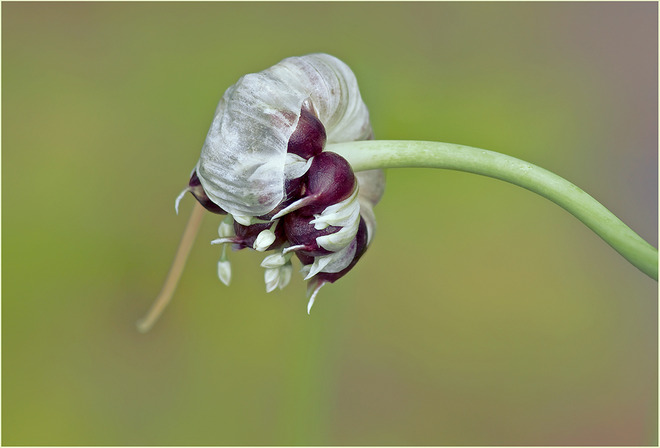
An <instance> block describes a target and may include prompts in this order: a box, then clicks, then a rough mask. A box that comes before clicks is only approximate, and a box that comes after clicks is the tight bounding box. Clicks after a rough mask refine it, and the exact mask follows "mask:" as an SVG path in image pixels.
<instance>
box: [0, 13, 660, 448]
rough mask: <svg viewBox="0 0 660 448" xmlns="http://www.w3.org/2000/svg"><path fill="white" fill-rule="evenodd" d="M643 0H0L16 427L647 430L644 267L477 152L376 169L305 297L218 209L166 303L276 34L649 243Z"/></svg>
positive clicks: (199, 437) (384, 111)
mask: <svg viewBox="0 0 660 448" xmlns="http://www.w3.org/2000/svg"><path fill="white" fill-rule="evenodd" d="M657 17H658V11H657V4H656V3H655V2H646V3H563V2H560V3H405V4H403V3H240V4H239V3H150V2H148V3H130V2H129V3H31V2H27V3H7V2H5V3H3V4H2V77H3V78H2V80H3V82H2V118H3V126H2V187H3V188H2V200H3V203H2V204H3V207H2V218H3V219H2V224H3V229H2V243H3V247H2V256H3V258H2V261H3V264H2V267H3V269H2V274H3V282H2V293H3V294H2V349H3V351H2V386H3V387H2V392H3V396H2V429H3V434H2V443H3V444H4V445H81V444H82V445H126V444H129V445H143V444H157V445H173V444H174V445H209V444H211V445H246V444H248V445H264V444H266V445H282V444H285V445H297V444H305V445H336V444H342V445H343V444H351V445H365V444H369V445H373V444H376V445H392V444H396V445H409V444H413V445H429V444H430V445H466V444H467V445H498V444H499V445H517V444H522V445H537V444H542V445H566V444H568V445H586V444H592V445H612V444H614V445H627V444H632V445H645V444H646V445H653V444H657V442H658V440H657V421H658V412H657V404H658V403H657V392H658V381H657V374H658V354H657V349H658V338H657V330H658V309H657V283H656V282H655V281H653V280H651V279H649V278H647V277H646V276H645V275H644V274H642V273H641V272H639V271H638V270H637V269H635V268H634V267H632V266H631V265H630V264H628V262H626V261H625V260H624V259H623V258H622V257H620V256H619V255H618V254H617V253H616V252H614V250H612V249H611V248H610V247H609V246H607V245H606V244H605V243H604V242H603V241H601V240H600V239H599V238H598V237H597V236H595V235H594V234H593V233H592V232H591V231H589V230H588V229H586V228H585V227H584V226H583V225H582V224H581V223H579V222H578V221H577V220H576V219H575V218H573V217H572V216H571V215H569V214H568V213H566V212H565V211H563V210H562V209H560V208H559V207H557V206H555V205H554V204H552V203H550V202H549V201H547V200H545V199H543V198H541V197H539V196H536V195H534V194H532V193H530V192H528V191H525V190H523V189H520V188H518V187H514V186H511V185H509V184H506V183H503V182H500V181H496V180H493V179H488V178H483V177H479V176H475V175H472V174H466V173H458V172H448V171H439V170H430V169H428V170H423V169H417V170H413V169H409V170H403V169H402V170H396V171H390V172H388V186H387V190H386V194H385V196H384V198H383V200H382V202H381V203H380V204H379V205H378V207H377V208H376V213H377V217H378V223H379V228H378V233H377V235H376V238H375V241H374V242H373V245H372V247H371V248H370V250H369V251H368V252H367V254H366V256H365V257H364V258H363V259H362V261H361V262H360V263H359V264H358V265H357V266H356V268H355V269H354V270H353V271H352V272H351V274H350V275H348V276H347V277H345V278H344V279H342V280H341V281H339V282H337V283H336V284H334V285H331V286H326V287H325V288H324V289H323V290H322V292H321V294H320V296H319V297H318V300H317V302H316V305H315V306H314V309H313V311H312V314H311V316H308V315H307V313H306V312H305V307H306V299H305V285H304V282H303V281H302V277H301V276H298V275H297V274H296V275H295V276H294V279H293V280H292V282H291V285H289V287H287V288H286V289H285V290H284V291H278V292H274V293H271V294H266V292H265V289H264V285H263V271H262V269H261V268H260V267H259V263H260V261H261V259H262V255H260V254H256V253H251V252H247V251H242V252H238V253H234V254H232V257H231V259H232V262H233V269H234V278H233V280H232V285H231V286H230V287H225V286H224V285H222V284H221V283H220V282H219V281H218V279H217V277H216V273H215V270H216V261H217V259H218V257H219V255H220V251H219V249H218V247H216V246H210V245H209V244H208V242H209V241H210V240H211V239H213V238H215V237H216V228H217V225H218V223H219V220H218V218H217V217H216V216H211V215H209V216H207V217H206V218H205V221H204V223H203V227H202V229H201V232H200V236H199V238H198V240H197V243H196V245H195V247H194V248H193V252H192V255H191V257H190V260H189V264H188V266H187V269H186V271H185V273H184V276H183V278H182V280H181V283H180V284H179V287H178V290H177V293H176V296H175V298H174V300H173V302H172V303H171V305H170V306H169V307H168V309H167V310H166V312H165V314H164V316H163V317H162V319H161V320H160V321H159V322H158V324H157V325H156V327H155V328H154V329H153V330H152V331H151V332H150V333H148V334H146V335H143V334H139V333H138V332H137V331H136V329H135V321H136V320H137V319H138V318H139V317H140V316H141V315H142V314H143V313H144V312H145V311H146V310H147V308H148V307H149V305H150V303H151V301H152V299H153V298H154V297H155V295H156V294H157V293H158V291H159V289H160V287H161V282H162V280H163V279H164V276H165V274H166V272H167V270H168V268H169V265H170V262H171V259H172V256H173V254H174V251H175V248H176V246H177V244H178V241H179V238H180V235H181V232H182V229H183V227H184V225H185V223H186V220H187V215H188V213H189V211H190V209H191V207H192V204H193V200H192V198H191V197H190V196H188V197H187V198H186V199H185V200H184V202H183V203H182V211H181V214H180V215H179V216H176V215H175V214H174V207H173V205H174V198H175V197H176V196H177V194H178V193H179V192H180V191H181V189H182V188H183V187H184V186H185V185H186V183H187V180H188V175H189V173H190V170H191V169H192V167H193V165H194V164H195V162H196V160H197V157H198V156H199V151H200V148H201V145H202V143H203V140H204V138H205V136H206V132H207V130H208V126H209V124H210V122H211V118H212V115H213V112H214V109H215V106H216V104H217V101H218V100H219V98H220V97H221V95H222V93H223V92H224V90H225V89H226V88H227V87H229V86H230V85H231V84H233V83H234V82H235V81H236V80H237V79H238V78H239V77H240V76H241V75H243V74H245V73H248V72H255V71H260V70H262V69H265V68H267V67H269V66H271V65H273V64H274V63H276V62H278V61H279V60H281V59H282V58H284V57H287V56H293V55H302V54H306V53H310V52H319V51H322V52H328V53H331V54H334V55H335V56H338V57H339V58H341V59H343V60H344V61H345V62H347V63H348V64H349V65H350V66H351V67H352V68H353V70H354V72H355V73H356V75H357V77H358V80H359V82H360V86H361V90H362V95H363V97H364V99H365V102H366V103H367V105H368V106H369V108H370V112H371V117H372V122H373V127H374V130H375V133H376V136H377V137H378V138H381V139H418V140H422V139H423V140H436V141H446V142H452V143H461V144H465V145H470V146H476V147H481V148H485V149H490V150H493V151H498V152H503V153H506V154H509V155H512V156H515V157H519V158H522V159H524V160H526V161H529V162H532V163H535V164H537V165H540V166H542V167H544V168H546V169H549V170H551V171H554V172H556V173H558V174H560V175H562V176H564V177H565V178H567V179H569V180H571V181H573V182H574V183H576V184H577V185H579V186H580V187H582V188H583V189H585V190H586V191H587V192H589V193H590V194H592V195H593V196H594V197H595V198H597V199H598V200H600V201H601V202H602V203H603V204H605V205H606V206H607V207H608V208H610V210H612V211H613V212H614V213H615V214H617V215H618V216H619V217H620V218H621V219H623V220H624V221H625V222H626V223H627V224H629V225H630V226H631V227H632V228H633V229H635V230H636V231H637V232H639V233H640V235H642V236H643V237H644V238H646V239H647V240H648V241H649V242H651V243H652V244H654V245H655V246H656V247H657V230H658V222H657V218H658V208H657V203H658V196H657V192H658V187H657V182H658V178H657V171H658V169H657V168H658V159H657V144H658V142H657V123H658V115H657V94H658V90H657V89H658V82H657V64H658V59H657V53H658V48H657V45H658V41H657Z"/></svg>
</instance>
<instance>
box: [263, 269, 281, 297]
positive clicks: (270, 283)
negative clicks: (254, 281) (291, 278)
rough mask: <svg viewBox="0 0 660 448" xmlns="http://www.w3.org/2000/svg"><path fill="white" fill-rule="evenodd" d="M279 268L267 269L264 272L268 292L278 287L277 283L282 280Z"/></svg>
mask: <svg viewBox="0 0 660 448" xmlns="http://www.w3.org/2000/svg"><path fill="white" fill-rule="evenodd" d="M279 271H280V270H279V268H276V269H266V271H265V272H264V281H265V283H266V292H272V291H274V290H275V288H277V284H278V283H279V280H280V272H279Z"/></svg>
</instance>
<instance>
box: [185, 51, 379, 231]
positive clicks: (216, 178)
mask: <svg viewBox="0 0 660 448" xmlns="http://www.w3.org/2000/svg"><path fill="white" fill-rule="evenodd" d="M305 101H309V102H310V103H311V104H312V105H313V109H314V110H315V111H316V113H317V114H318V119H319V120H320V122H321V123H323V125H324V127H325V133H326V136H327V142H328V143H336V142H345V141H354V140H364V139H366V138H368V137H369V136H370V135H371V134H372V130H371V125H370V123H369V113H368V111H367V108H366V106H365V104H364V102H363V101H362V98H361V96H360V93H359V89H358V87H357V81H356V79H355V76H354V75H353V72H352V71H351V70H350V68H349V67H348V66H347V65H346V64H344V63H343V62H341V61H340V60H339V59H337V58H335V57H333V56H330V55H327V54H311V55H307V56H302V57H292V58H287V59H284V60H283V61H281V62H280V63H278V64H276V65H274V66H273V67H271V68H269V69H266V70H264V71H262V72H259V73H253V74H249V75H245V76H243V77H242V78H241V79H239V80H238V82H237V83H236V84H235V85H233V86H232V87H230V88H229V89H227V91H226V92H225V94H224V96H223V97H222V99H221V100H220V103H219V104H218V107H217V109H216V112H215V116H214V118H213V122H212V124H211V127H210V129H209V132H208V134H207V137H206V141H205V142H204V146H203V148H202V153H201V156H200V159H199V162H198V163H197V166H196V168H195V171H196V172H197V175H198V177H199V180H200V181H201V184H202V186H203V188H204V191H205V193H206V195H207V196H208V197H209V198H210V199H211V201H213V202H214V203H215V204H217V205H218V206H219V207H221V208H222V209H223V210H226V211H227V212H228V213H231V214H232V215H234V216H235V217H237V216H238V217H240V216H259V215H263V214H265V213H268V212H270V211H271V210H272V209H273V208H275V207H276V206H277V205H278V204H279V203H280V202H281V201H282V199H283V198H284V185H285V180H286V176H285V171H286V169H285V163H286V159H287V157H286V156H287V148H288V144H289V140H290V137H291V136H292V134H293V133H294V131H295V130H296V127H297V125H298V120H299V118H300V114H301V110H302V106H303V103H304V102H305ZM239 219H240V218H239Z"/></svg>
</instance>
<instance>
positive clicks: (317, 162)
mask: <svg viewBox="0 0 660 448" xmlns="http://www.w3.org/2000/svg"><path fill="white" fill-rule="evenodd" d="M355 183H356V180H355V174H353V169H352V168H351V165H350V164H349V163H348V162H347V161H346V159H344V158H343V157H342V156H340V155H339V154H336V153H334V152H328V151H326V152H322V153H321V154H319V155H318V156H316V157H314V159H313V160H312V166H311V167H310V168H309V172H308V173H307V191H306V193H305V196H310V197H313V198H314V201H313V203H312V204H310V205H308V206H306V207H304V209H301V210H304V212H305V213H306V214H313V213H321V212H322V211H323V210H325V208H326V207H327V206H329V205H333V204H336V203H338V202H341V201H343V200H344V199H346V198H347V197H349V196H350V195H351V193H353V190H354V189H355Z"/></svg>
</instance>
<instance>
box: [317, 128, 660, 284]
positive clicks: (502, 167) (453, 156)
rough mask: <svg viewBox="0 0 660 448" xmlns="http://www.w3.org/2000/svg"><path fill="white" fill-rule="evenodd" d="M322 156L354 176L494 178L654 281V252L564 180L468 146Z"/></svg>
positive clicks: (413, 144) (398, 144)
mask: <svg viewBox="0 0 660 448" xmlns="http://www.w3.org/2000/svg"><path fill="white" fill-rule="evenodd" d="M326 150H328V151H333V152H336V153H338V154H340V155H342V156H343V157H344V158H346V159H347V160H348V161H349V162H350V164H351V166H352V167H353V169H354V170H355V171H363V170H370V169H376V168H405V167H418V168H419V167H426V168H444V169H452V170H458V171H466V172H469V173H475V174H481V175H483V176H489V177H494V178H496V179H500V180H503V181H506V182H510V183H512V184H514V185H518V186H520V187H523V188H526V189H528V190H530V191H533V192H534V193H538V194H540V195H541V196H543V197H545V198H547V199H550V200H551V201H552V202H554V203H555V204H557V205H559V206H560V207H562V208H563V209H565V210H566V211H568V212H569V213H571V214H572V215H573V216H575V217H576V218H577V219H579V220H580V221H582V222H583V223H584V224H585V225H586V226H587V227H589V228H590V229H591V230H593V231H594V232H596V234H597V235H598V236H600V237H601V238H602V239H603V240H605V242H606V243H607V244H609V245H610V246H612V247H613V248H614V250H616V251H617V252H619V253H620V254H621V255H623V257H624V258H626V260H628V261H629V262H630V263H632V264H633V265H634V266H635V267H637V268H638V269H640V270H641V271H642V272H644V273H645V274H646V275H648V276H649V277H651V278H653V279H655V280H657V279H658V250H657V249H656V248H654V247H653V246H651V245H650V244H649V243H647V242H646V241H644V240H643V239H642V238H641V237H640V236H639V235H637V234H636V233H635V232H634V231H633V230H632V229H630V227H628V226H627V225H625V224H624V223H623V222H622V221H621V220H620V219H619V218H617V217H616V216H614V214H613V213H612V212H610V211H609V210H608V209H606V208H605V207H604V206H603V205H601V204H600V203H599V202H598V201H596V200H595V199H594V198H592V197H591V196H589V195H588V194H587V193H585V192H584V191H582V190H581V189H580V188H578V187H576V186H575V185H573V184H572V183H570V182H569V181H567V180H566V179H563V178H562V177H559V176H557V175H556V174H553V173H551V172H550V171H547V170H544V169H543V168H540V167H538V166H535V165H532V164H531V163H528V162H525V161H522V160H520V159H516V158H514V157H509V156H506V155H504V154H499V153H497V152H493V151H486V150H484V149H479V148H471V147H469V146H462V145H454V144H450V143H439V142H424V141H385V140H368V141H360V142H349V143H335V144H329V145H327V146H326Z"/></svg>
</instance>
